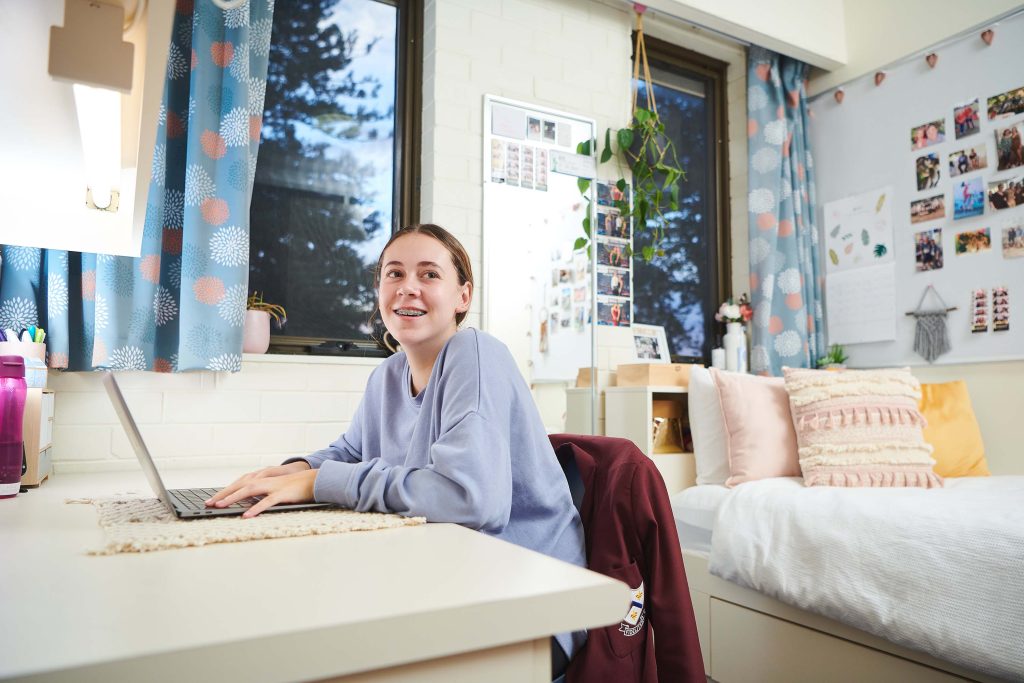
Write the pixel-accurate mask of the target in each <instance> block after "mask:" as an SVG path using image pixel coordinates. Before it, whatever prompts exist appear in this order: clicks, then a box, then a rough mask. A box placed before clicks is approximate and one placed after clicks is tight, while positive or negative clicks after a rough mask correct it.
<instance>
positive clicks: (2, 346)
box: [0, 341, 46, 389]
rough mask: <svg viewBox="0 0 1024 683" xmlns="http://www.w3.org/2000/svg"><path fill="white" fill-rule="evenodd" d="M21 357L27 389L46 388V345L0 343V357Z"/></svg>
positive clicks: (17, 342)
mask: <svg viewBox="0 0 1024 683" xmlns="http://www.w3.org/2000/svg"><path fill="white" fill-rule="evenodd" d="M9 355H14V356H21V357H22V358H24V359H25V384H26V385H27V386H28V388H29V389H32V388H36V389H45V388H46V344H44V343H39V344H37V343H35V342H20V341H5V342H0V356H9Z"/></svg>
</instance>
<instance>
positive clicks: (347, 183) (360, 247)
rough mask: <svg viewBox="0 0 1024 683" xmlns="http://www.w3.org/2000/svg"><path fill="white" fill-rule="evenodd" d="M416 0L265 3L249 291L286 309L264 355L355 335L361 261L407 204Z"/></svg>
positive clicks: (365, 277) (366, 294)
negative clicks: (266, 56) (267, 32)
mask: <svg viewBox="0 0 1024 683" xmlns="http://www.w3.org/2000/svg"><path fill="white" fill-rule="evenodd" d="M421 16H422V13H421V11H420V7H419V3H418V2H405V1H401V0H399V1H392V2H387V1H384V0H379V1H378V0H289V1H288V2H278V3H277V5H276V7H275V10H274V26H273V32H272V36H271V50H270V64H269V68H268V73H267V94H266V102H265V105H264V117H263V129H262V133H261V136H262V138H261V142H260V151H259V158H258V163H257V165H256V174H255V180H254V185H253V196H252V204H251V207H250V215H251V219H250V225H251V228H250V254H249V256H250V258H249V290H250V291H258V292H262V293H263V295H264V297H265V299H266V300H267V301H270V302H272V303H276V304H280V305H282V306H284V307H285V308H286V309H287V311H288V322H287V324H286V325H285V326H284V328H283V329H282V330H277V329H276V328H275V329H273V333H274V336H273V338H272V344H273V345H274V346H273V348H272V350H274V351H278V352H281V351H285V352H288V351H291V352H301V351H303V350H306V349H308V348H309V347H311V346H314V345H317V344H319V343H320V342H322V341H324V340H345V339H348V340H356V339H366V337H367V335H368V333H369V332H370V330H369V328H368V327H367V324H366V323H367V320H368V319H369V317H370V313H371V311H372V310H373V307H374V292H373V287H372V269H373V266H374V265H375V264H376V258H377V255H378V254H379V253H380V250H381V248H382V247H383V245H384V243H385V242H386V241H387V240H388V238H389V237H390V235H391V232H392V231H393V230H394V229H395V226H397V225H399V224H405V223H409V222H412V221H413V220H414V219H415V215H414V214H415V209H416V207H417V205H418V197H416V192H415V187H416V180H417V179H416V178H414V177H413V169H414V168H416V167H418V165H419V163H418V154H419V152H418V148H416V147H415V146H414V145H415V144H416V143H415V141H416V140H417V139H418V138H419V135H418V132H417V131H416V125H417V119H415V118H413V116H414V114H415V113H416V112H418V110H419V103H418V95H417V92H416V91H415V89H414V88H415V87H417V86H415V85H414V84H418V83H419V82H420V78H419V76H418V69H419V68H420V66H419V65H420V58H419V55H418V54H417V53H418V49H413V47H412V46H413V45H415V46H417V47H418V45H419V36H420V34H421V32H422V31H421V30H420V28H419V23H420V17H421Z"/></svg>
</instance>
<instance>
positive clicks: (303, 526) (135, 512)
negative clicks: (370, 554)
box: [66, 498, 427, 555]
mask: <svg viewBox="0 0 1024 683" xmlns="http://www.w3.org/2000/svg"><path fill="white" fill-rule="evenodd" d="M66 502H68V503H91V504H92V505H93V506H94V507H95V508H96V512H97V513H98V514H99V524H100V526H101V527H102V528H103V532H104V544H103V546H102V547H100V548H93V549H90V550H89V551H88V554H90V555H116V554H117V553H147V552H151V551H154V550H169V549H171V548H187V547H190V546H201V545H210V544H211V543H234V542H237V541H254V540H257V539H262V538H285V537H289V536H312V535H315V534H340V533H345V532H348V531H369V530H372V529H392V528H395V527H402V526H417V525H419V524H425V523H426V521H427V520H426V519H424V518H423V517H402V516H400V515H392V514H385V513H382V512H354V511H352V510H340V509H319V510H296V511H294V512H274V513H270V514H262V515H257V516H256V517H252V518H250V519H242V518H241V517H214V518H211V519H196V520H181V519H178V518H177V517H175V516H174V515H173V514H172V513H171V512H170V511H169V510H168V509H167V508H166V507H165V506H164V504H163V503H161V502H160V501H159V500H157V499H156V498H77V499H72V500H68V501H66Z"/></svg>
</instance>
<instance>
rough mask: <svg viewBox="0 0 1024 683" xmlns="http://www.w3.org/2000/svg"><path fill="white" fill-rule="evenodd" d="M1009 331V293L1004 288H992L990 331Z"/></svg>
mask: <svg viewBox="0 0 1024 683" xmlns="http://www.w3.org/2000/svg"><path fill="white" fill-rule="evenodd" d="M1008 329H1010V292H1009V290H1008V289H1007V288H1006V287H993V288H992V331H993V332H1005V331H1007V330H1008Z"/></svg>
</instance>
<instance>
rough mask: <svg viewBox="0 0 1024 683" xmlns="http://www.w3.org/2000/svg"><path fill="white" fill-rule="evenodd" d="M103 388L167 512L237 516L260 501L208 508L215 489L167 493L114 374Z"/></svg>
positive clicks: (282, 508) (302, 506) (305, 506)
mask: <svg viewBox="0 0 1024 683" xmlns="http://www.w3.org/2000/svg"><path fill="white" fill-rule="evenodd" d="M103 386H104V388H106V390H107V396H109V397H110V402H111V403H112V404H114V412H115V413H117V417H118V419H119V420H121V426H122V427H124V432H125V434H127V435H128V441H129V442H130V443H131V445H132V450H134V451H135V455H136V457H138V459H139V464H140V465H142V471H143V472H144V473H145V474H146V479H148V480H149V485H150V486H151V487H152V488H153V493H155V494H156V496H157V498H159V499H160V502H161V503H163V504H164V505H166V506H167V509H168V510H170V511H171V512H173V513H174V514H175V515H177V516H178V517H179V518H180V519H198V518H201V517H228V516H232V515H240V514H242V513H243V512H245V511H246V510H247V509H249V508H250V507H252V505H254V504H255V503H256V502H257V501H258V500H259V497H255V498H248V499H245V500H240V501H238V502H237V503H234V504H233V505H229V506H228V507H224V508H208V507H206V505H205V504H204V501H205V500H206V499H207V498H209V497H210V496H212V495H213V494H215V493H216V492H217V489H200V488H195V489H168V488H167V487H166V486H164V482H163V480H162V479H161V478H160V473H159V472H158V471H157V469H156V465H155V464H154V463H153V458H152V457H151V456H150V454H149V449H148V448H146V444H145V442H144V441H143V440H142V434H141V433H139V428H138V427H137V426H136V425H135V418H133V417H132V413H131V411H130V410H128V404H127V403H126V402H125V400H124V395H123V394H122V393H121V387H119V386H118V384H117V379H115V378H114V373H112V372H106V373H104V374H103ZM330 506H331V504H330V503H292V504H288V505H274V506H273V507H269V508H267V509H266V510H264V512H286V511H289V510H309V509H312V508H324V507H330Z"/></svg>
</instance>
